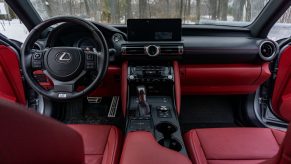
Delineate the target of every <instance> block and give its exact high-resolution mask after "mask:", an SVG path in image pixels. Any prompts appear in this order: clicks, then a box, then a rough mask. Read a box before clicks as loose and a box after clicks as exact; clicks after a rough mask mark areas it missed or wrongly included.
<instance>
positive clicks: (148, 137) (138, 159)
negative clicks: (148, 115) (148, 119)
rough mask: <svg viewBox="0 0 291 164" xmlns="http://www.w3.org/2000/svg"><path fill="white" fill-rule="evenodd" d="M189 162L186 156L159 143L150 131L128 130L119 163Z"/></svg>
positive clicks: (175, 163) (183, 163) (174, 163)
mask: <svg viewBox="0 0 291 164" xmlns="http://www.w3.org/2000/svg"><path fill="white" fill-rule="evenodd" d="M136 163H138V164H148V163H151V164H161V163H167V164H177V163H179V164H191V161H190V160H189V158H188V157H186V156H184V155H182V154H181V153H179V152H176V151H173V150H170V149H167V148H165V147H163V146H161V145H159V144H158V143H157V141H156V139H155V138H154V136H153V135H152V134H151V133H150V132H144V131H139V132H129V133H128V134H127V136H126V139H125V142H124V146H123V151H122V155H121V160H120V164H136Z"/></svg>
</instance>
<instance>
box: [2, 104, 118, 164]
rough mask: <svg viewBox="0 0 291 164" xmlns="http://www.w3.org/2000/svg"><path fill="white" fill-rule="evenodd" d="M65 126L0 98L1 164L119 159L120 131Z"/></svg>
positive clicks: (104, 163)
mask: <svg viewBox="0 0 291 164" xmlns="http://www.w3.org/2000/svg"><path fill="white" fill-rule="evenodd" d="M68 126H69V127H68ZM68 126H66V125H65V124H62V123H60V122H57V121H55V120H53V119H51V118H48V117H45V116H41V115H39V114H37V113H34V112H31V111H28V110H27V109H26V108H25V107H23V106H20V105H18V104H16V103H11V102H8V101H4V100H1V99H0V130H1V135H0V145H1V146H0V163H70V164H84V163H88V164H117V163H118V162H119V157H120V153H121V132H120V131H119V130H118V129H117V128H116V127H114V126H109V125H84V124H79V125H68Z"/></svg>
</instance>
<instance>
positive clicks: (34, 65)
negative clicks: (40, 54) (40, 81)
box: [32, 60, 42, 69]
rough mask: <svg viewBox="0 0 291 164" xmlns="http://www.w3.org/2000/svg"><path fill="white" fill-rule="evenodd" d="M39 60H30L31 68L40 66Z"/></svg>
mask: <svg viewBox="0 0 291 164" xmlns="http://www.w3.org/2000/svg"><path fill="white" fill-rule="evenodd" d="M41 66H42V65H41V61H40V60H34V61H32V68H35V69H39V68H41Z"/></svg>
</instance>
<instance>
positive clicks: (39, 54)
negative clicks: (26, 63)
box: [33, 53, 41, 60]
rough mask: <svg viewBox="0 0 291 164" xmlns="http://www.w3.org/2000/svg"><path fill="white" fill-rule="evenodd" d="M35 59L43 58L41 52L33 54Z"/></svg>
mask: <svg viewBox="0 0 291 164" xmlns="http://www.w3.org/2000/svg"><path fill="white" fill-rule="evenodd" d="M33 59H34V60H39V59H41V53H35V54H33Z"/></svg>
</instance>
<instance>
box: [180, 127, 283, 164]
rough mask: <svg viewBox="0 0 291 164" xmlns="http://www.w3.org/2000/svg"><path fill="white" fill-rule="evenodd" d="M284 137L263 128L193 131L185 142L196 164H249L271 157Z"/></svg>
mask: <svg viewBox="0 0 291 164" xmlns="http://www.w3.org/2000/svg"><path fill="white" fill-rule="evenodd" d="M284 136H285V132H282V131H278V130H274V129H267V128H213V129H197V130H191V131H189V132H187V133H186V134H185V143H186V146H187V150H188V153H189V156H190V158H191V160H192V161H193V163H196V164H201V163H210V164H228V163H229V164H230V163H231V164H249V163H260V162H263V161H265V160H267V159H270V158H272V157H274V156H275V155H276V154H277V153H278V151H279V148H280V144H281V143H282V142H283V139H284Z"/></svg>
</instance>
